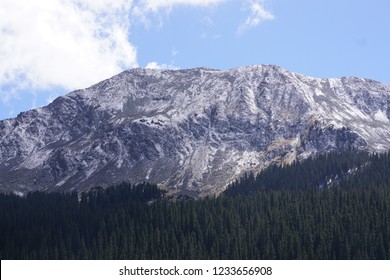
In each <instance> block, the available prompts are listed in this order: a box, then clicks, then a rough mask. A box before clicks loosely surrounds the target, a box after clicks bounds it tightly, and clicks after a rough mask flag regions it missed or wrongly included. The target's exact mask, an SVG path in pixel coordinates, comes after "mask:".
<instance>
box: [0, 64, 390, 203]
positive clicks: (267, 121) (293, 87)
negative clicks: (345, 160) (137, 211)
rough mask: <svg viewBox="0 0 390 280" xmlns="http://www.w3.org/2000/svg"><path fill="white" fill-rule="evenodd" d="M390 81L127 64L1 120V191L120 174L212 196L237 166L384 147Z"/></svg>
mask: <svg viewBox="0 0 390 280" xmlns="http://www.w3.org/2000/svg"><path fill="white" fill-rule="evenodd" d="M389 119H390V86H388V85H385V84H381V83H379V82H376V81H373V80H369V79H361V78H354V77H352V78H330V79H319V78H312V77H307V76H304V75H301V74H297V73H292V72H289V71H287V70H285V69H283V68H281V67H278V66H275V65H256V66H245V67H238V68H233V69H230V70H215V69H206V68H195V69H186V70H151V69H142V68H137V69H130V70H126V71H124V72H122V73H120V74H118V75H116V76H114V77H112V78H110V79H107V80H104V81H102V82H99V83H97V84H95V85H93V86H91V87H89V88H86V89H82V90H76V91H73V92H71V93H69V94H67V95H65V96H63V97H59V98H57V99H56V100H54V101H53V102H52V103H51V104H49V105H48V106H45V107H43V108H38V109H34V110H30V111H27V112H24V113H21V114H19V115H18V117H16V118H14V119H6V120H2V121H0V174H2V176H0V177H1V178H0V190H2V191H15V192H20V193H25V192H27V191H30V190H46V191H70V190H78V191H82V190H86V189H88V188H90V187H93V186H96V185H112V184H115V183H119V182H121V181H131V182H141V181H151V182H153V183H159V184H161V186H163V187H166V188H168V189H170V190H172V191H173V192H178V193H185V194H190V195H195V196H197V195H207V194H213V193H217V192H219V191H221V190H223V189H224V187H225V186H226V185H227V184H228V183H229V182H231V181H232V180H234V179H235V178H237V177H238V176H239V175H240V174H242V173H243V172H246V171H251V170H253V171H258V170H261V169H262V168H263V167H265V166H267V165H268V164H271V163H274V162H291V161H293V160H295V159H299V158H306V157H308V156H310V155H315V154H318V153H323V152H327V151H334V150H336V151H337V150H340V151H341V150H345V149H351V148H356V149H363V150H369V151H375V152H380V151H385V150H388V149H389V148H390V132H389V128H390V121H389Z"/></svg>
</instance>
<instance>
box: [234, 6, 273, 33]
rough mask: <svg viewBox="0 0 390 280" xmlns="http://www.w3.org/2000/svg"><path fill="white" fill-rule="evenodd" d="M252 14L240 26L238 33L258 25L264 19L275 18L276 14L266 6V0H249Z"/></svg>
mask: <svg viewBox="0 0 390 280" xmlns="http://www.w3.org/2000/svg"><path fill="white" fill-rule="evenodd" d="M247 3H248V4H249V8H250V11H251V14H250V15H249V16H248V17H247V18H246V20H245V21H244V22H243V23H242V24H241V25H240V26H239V27H238V31H237V33H238V34H241V33H243V32H244V31H245V30H247V29H250V28H253V27H256V26H258V25H259V24H261V23H262V22H264V21H267V20H273V19H274V18H275V16H274V15H273V14H272V13H271V12H269V11H267V10H266V9H265V8H264V0H249V1H247Z"/></svg>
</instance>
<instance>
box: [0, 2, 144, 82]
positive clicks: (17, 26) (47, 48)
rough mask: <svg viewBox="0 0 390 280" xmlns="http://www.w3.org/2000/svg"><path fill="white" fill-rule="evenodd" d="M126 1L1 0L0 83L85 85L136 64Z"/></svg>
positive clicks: (128, 3) (128, 4) (129, 6)
mask: <svg viewBox="0 0 390 280" xmlns="http://www.w3.org/2000/svg"><path fill="white" fill-rule="evenodd" d="M131 4H132V1H130V0H83V1H81V0H50V1H45V0H34V1H23V0H1V10H0V42H1V44H0V61H1V64H0V86H1V85H3V86H4V85H14V86H15V87H19V88H23V87H33V88H38V89H39V88H49V87H52V86H59V87H63V88H66V89H75V88H83V87H87V86H89V85H91V84H93V83H95V82H98V81H100V80H102V79H104V78H107V77H109V76H112V75H114V74H116V73H118V72H120V71H121V70H123V69H124V68H129V67H134V66H137V60H136V49H135V48H134V46H133V45H132V44H131V43H130V42H129V40H128V35H127V34H128V29H129V24H130V23H129V20H128V18H127V17H128V11H129V9H130V8H131Z"/></svg>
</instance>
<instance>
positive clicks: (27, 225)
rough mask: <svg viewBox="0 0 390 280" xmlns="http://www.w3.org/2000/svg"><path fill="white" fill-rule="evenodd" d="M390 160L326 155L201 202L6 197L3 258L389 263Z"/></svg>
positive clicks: (149, 191) (141, 190)
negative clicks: (335, 260) (310, 260)
mask: <svg viewBox="0 0 390 280" xmlns="http://www.w3.org/2000/svg"><path fill="white" fill-rule="evenodd" d="M389 159H390V157H389V154H383V155H368V154H366V153H354V152H353V151H351V152H347V153H344V154H328V155H326V156H320V157H318V158H316V159H310V160H309V161H307V162H306V161H303V162H297V163H294V164H293V165H291V166H284V167H277V166H273V167H270V168H269V169H267V170H265V171H264V172H262V173H260V174H259V175H258V176H254V175H253V174H249V175H246V176H244V177H243V178H242V179H241V180H239V181H237V182H236V183H234V184H233V185H232V186H231V187H230V188H229V190H228V191H227V192H226V193H225V194H222V195H221V196H219V197H218V198H205V199H201V200H190V199H187V200H177V201H176V202H172V201H170V200H167V199H165V198H164V194H163V193H162V192H161V191H159V190H158V189H157V187H156V186H152V185H148V184H142V185H137V186H131V185H129V184H122V185H121V186H117V187H113V188H108V189H102V188H96V189H94V190H92V191H91V192H88V193H85V194H83V195H82V196H81V197H80V198H79V197H78V196H77V195H76V194H58V193H31V194H29V195H28V196H27V197H25V198H20V197H17V196H14V195H0V258H1V259H390V172H389V169H390V160H389ZM336 175H337V179H336ZM302 178H304V179H302ZM329 179H333V181H332V182H336V183H335V184H327V182H328V181H329ZM308 182H311V183H308ZM301 184H302V185H301ZM319 186H322V187H321V188H319ZM249 194H250V195H249Z"/></svg>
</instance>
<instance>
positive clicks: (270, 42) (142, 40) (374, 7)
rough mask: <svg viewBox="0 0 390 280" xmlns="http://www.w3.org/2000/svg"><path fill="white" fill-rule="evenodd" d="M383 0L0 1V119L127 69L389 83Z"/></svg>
mask: <svg viewBox="0 0 390 280" xmlns="http://www.w3.org/2000/svg"><path fill="white" fill-rule="evenodd" d="M389 12H390V1H389V0H370V1H359V0H355V1H352V0H328V1H309V0H295V1H288V0H143V1H141V0H34V1H24V0H0V119H4V118H9V117H14V116H16V115H17V114H18V113H19V112H21V111H26V110H29V109H31V108H35V107H40V106H44V105H46V104H48V102H50V101H51V100H53V99H54V98H55V97H57V96H59V95H63V94H66V93H68V92H70V91H72V90H74V89H77V88H84V87H88V86H90V85H92V84H94V83H96V82H99V81H100V80H103V79H105V78H109V77H111V76H113V75H115V74H117V73H119V72H121V71H122V70H125V69H128V68H132V67H150V68H172V69H176V68H182V69H183V68H193V67H209V68H216V69H229V68H233V67H237V66H243V65H254V64H276V65H279V66H281V67H284V68H286V69H288V70H290V71H294V72H298V73H301V74H305V75H309V76H313V77H319V78H326V77H343V76H358V77H365V78H371V79H374V80H378V81H381V82H384V83H387V84H390V74H389V73H390V51H389V50H390V17H389V16H388V14H389Z"/></svg>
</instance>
